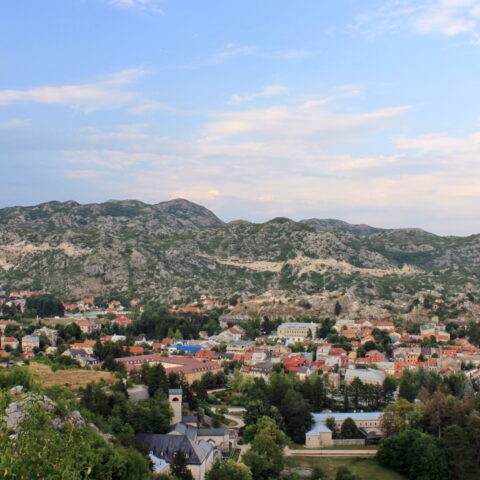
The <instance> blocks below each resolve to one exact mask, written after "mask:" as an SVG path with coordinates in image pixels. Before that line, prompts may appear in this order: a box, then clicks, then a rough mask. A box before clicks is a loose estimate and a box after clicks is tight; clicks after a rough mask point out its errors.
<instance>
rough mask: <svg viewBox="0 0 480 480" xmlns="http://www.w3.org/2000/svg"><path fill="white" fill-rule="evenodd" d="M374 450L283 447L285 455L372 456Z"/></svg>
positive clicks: (374, 453)
mask: <svg viewBox="0 0 480 480" xmlns="http://www.w3.org/2000/svg"><path fill="white" fill-rule="evenodd" d="M376 454H377V451H376V450H362V449H358V450H328V449H313V448H308V449H307V448H306V449H298V450H291V449H290V448H288V447H285V456H287V457H374V456H375V455H376Z"/></svg>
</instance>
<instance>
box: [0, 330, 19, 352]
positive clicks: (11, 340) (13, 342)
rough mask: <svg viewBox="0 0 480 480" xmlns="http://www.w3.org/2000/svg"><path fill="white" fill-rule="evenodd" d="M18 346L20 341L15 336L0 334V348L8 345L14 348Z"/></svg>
mask: <svg viewBox="0 0 480 480" xmlns="http://www.w3.org/2000/svg"><path fill="white" fill-rule="evenodd" d="M19 346H20V342H19V341H18V340H17V339H16V338H15V337H3V336H2V334H0V348H5V347H10V348H11V349H12V350H15V349H16V348H18V347H19Z"/></svg>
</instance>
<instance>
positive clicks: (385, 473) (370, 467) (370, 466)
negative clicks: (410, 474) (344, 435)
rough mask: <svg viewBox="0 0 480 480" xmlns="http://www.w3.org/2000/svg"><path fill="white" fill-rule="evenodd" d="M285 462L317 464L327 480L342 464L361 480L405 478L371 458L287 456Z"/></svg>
mask: <svg viewBox="0 0 480 480" xmlns="http://www.w3.org/2000/svg"><path fill="white" fill-rule="evenodd" d="M285 464H286V466H288V467H310V468H312V467H313V466H315V465H318V466H319V467H321V469H322V470H323V471H324V472H325V473H326V474H327V478H328V480H334V479H335V472H336V470H337V468H338V467H340V466H342V465H345V466H346V467H348V468H349V469H350V470H351V471H352V473H354V474H355V475H358V476H359V477H360V478H361V479H362V480H405V477H404V476H403V475H400V474H398V473H396V472H393V471H392V470H388V469H386V468H383V467H381V466H380V465H379V464H378V462H377V460H375V459H373V458H325V457H287V458H286V459H285Z"/></svg>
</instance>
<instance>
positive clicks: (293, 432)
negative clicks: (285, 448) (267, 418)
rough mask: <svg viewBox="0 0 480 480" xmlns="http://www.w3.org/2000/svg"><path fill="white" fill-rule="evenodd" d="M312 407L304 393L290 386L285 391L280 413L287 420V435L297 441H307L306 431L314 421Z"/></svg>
mask: <svg viewBox="0 0 480 480" xmlns="http://www.w3.org/2000/svg"><path fill="white" fill-rule="evenodd" d="M310 411H311V408H310V406H309V405H308V403H307V402H306V401H305V399H304V398H303V397H302V395H301V394H300V393H299V392H296V391H295V390H294V389H293V388H290V389H288V390H287V392H286V393H285V396H284V398H283V401H282V404H281V406H280V413H281V414H282V416H283V419H284V422H285V431H286V433H287V435H288V436H289V437H290V438H291V439H292V440H293V441H294V442H296V443H304V442H305V432H307V431H308V430H309V429H310V427H311V425H312V422H313V418H312V414H311V413H310Z"/></svg>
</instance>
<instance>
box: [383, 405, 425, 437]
mask: <svg viewBox="0 0 480 480" xmlns="http://www.w3.org/2000/svg"><path fill="white" fill-rule="evenodd" d="M420 416H421V414H420V411H419V410H418V407H417V406H416V405H415V404H413V403H410V402H409V401H408V400H405V399H404V398H400V399H399V400H397V401H396V402H394V403H392V404H390V405H389V406H388V407H387V408H386V409H385V411H384V412H383V415H382V420H381V426H382V428H383V430H384V432H385V436H386V437H391V436H393V435H398V434H399V433H400V432H403V431H404V430H405V429H406V428H407V427H410V428H411V427H417V426H418V424H419V422H420Z"/></svg>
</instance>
